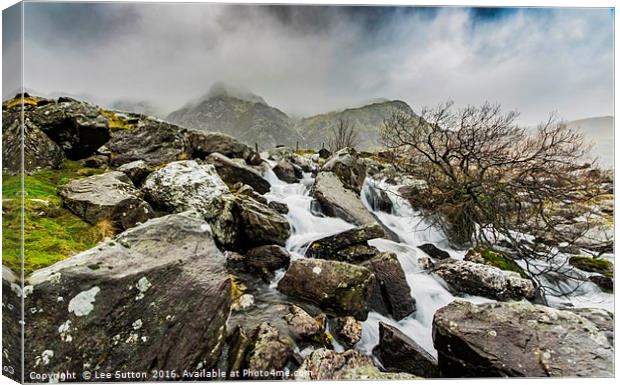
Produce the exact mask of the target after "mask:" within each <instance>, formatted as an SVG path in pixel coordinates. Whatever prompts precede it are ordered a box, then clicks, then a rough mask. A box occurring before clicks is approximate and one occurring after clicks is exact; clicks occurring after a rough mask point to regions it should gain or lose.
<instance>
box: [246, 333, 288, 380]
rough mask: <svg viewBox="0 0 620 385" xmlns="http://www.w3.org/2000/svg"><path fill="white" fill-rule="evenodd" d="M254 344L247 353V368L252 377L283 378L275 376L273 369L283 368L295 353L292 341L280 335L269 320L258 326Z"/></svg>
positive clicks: (263, 378)
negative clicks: (272, 372) (272, 373)
mask: <svg viewBox="0 0 620 385" xmlns="http://www.w3.org/2000/svg"><path fill="white" fill-rule="evenodd" d="M252 340H253V344H252V346H251V347H250V349H249V351H248V355H247V370H248V372H249V378H251V379H261V380H268V379H282V377H281V376H273V375H271V374H270V373H269V372H271V371H272V370H276V371H279V370H282V369H284V367H285V366H286V364H287V362H288V361H289V359H290V357H291V355H292V354H293V347H292V346H291V343H290V342H289V341H287V340H285V339H283V338H281V337H280V334H279V333H278V330H277V329H276V328H274V327H273V326H271V325H269V324H268V323H267V322H263V323H262V324H260V325H259V326H258V328H256V330H255V331H254V335H253V337H252Z"/></svg>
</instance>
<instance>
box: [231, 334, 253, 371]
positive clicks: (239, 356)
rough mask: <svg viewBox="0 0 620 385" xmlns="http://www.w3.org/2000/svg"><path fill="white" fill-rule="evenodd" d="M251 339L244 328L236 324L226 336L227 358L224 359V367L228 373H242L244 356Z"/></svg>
mask: <svg viewBox="0 0 620 385" xmlns="http://www.w3.org/2000/svg"><path fill="white" fill-rule="evenodd" d="M251 344H252V340H251V339H250V337H249V336H248V335H247V333H246V332H245V330H244V329H243V328H242V327H241V326H239V325H237V327H235V328H234V330H233V331H232V333H230V335H229V337H228V338H227V345H228V359H227V361H226V366H227V367H226V369H227V371H228V373H229V374H228V375H230V373H231V372H235V373H242V371H243V369H244V368H245V364H246V362H245V356H246V354H247V352H248V350H249V349H250V346H251Z"/></svg>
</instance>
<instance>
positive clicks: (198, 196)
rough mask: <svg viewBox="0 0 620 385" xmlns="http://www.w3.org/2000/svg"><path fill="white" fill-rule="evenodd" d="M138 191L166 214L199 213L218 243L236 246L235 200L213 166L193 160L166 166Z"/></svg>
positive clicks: (154, 173) (147, 179) (152, 174)
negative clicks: (191, 211)
mask: <svg viewBox="0 0 620 385" xmlns="http://www.w3.org/2000/svg"><path fill="white" fill-rule="evenodd" d="M142 191H144V193H145V197H146V199H147V200H148V201H149V202H151V204H153V206H154V207H156V208H159V209H162V210H165V211H167V212H172V213H178V212H183V211H186V210H196V211H198V212H200V213H201V214H203V215H204V217H205V219H206V220H207V221H208V222H209V224H210V225H211V229H212V231H213V236H214V237H215V239H216V240H217V241H218V243H220V244H222V245H235V244H236V243H237V239H238V234H237V232H238V231H237V227H238V221H237V218H236V217H235V213H234V210H235V198H234V196H233V195H232V194H231V193H230V191H229V190H228V187H227V186H226V184H225V183H224V182H223V181H222V179H221V178H220V177H219V175H218V174H217V172H216V170H215V167H214V166H213V165H208V164H199V163H198V162H197V161H194V160H186V161H178V162H172V163H169V164H168V165H166V166H165V167H163V168H160V169H159V170H157V171H155V172H153V173H151V174H150V175H149V176H148V178H146V180H145V181H144V184H143V186H142Z"/></svg>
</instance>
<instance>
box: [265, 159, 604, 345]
mask: <svg viewBox="0 0 620 385" xmlns="http://www.w3.org/2000/svg"><path fill="white" fill-rule="evenodd" d="M274 164H275V162H272V161H269V166H273V165H274ZM264 177H265V179H267V180H268V181H269V182H270V183H271V191H270V192H268V193H267V194H265V197H266V198H267V199H268V200H269V201H278V202H283V203H286V204H287V206H288V208H289V212H288V214H287V218H288V221H289V223H290V224H291V227H292V235H291V237H290V238H289V239H288V241H287V243H286V249H287V250H288V251H289V252H290V253H291V256H292V259H298V258H304V254H305V251H306V248H307V247H308V245H309V243H310V242H312V241H314V240H317V239H320V238H323V237H325V236H328V235H333V234H336V233H339V232H342V231H345V230H348V229H351V228H353V227H355V226H354V225H353V224H350V223H347V222H346V221H344V220H342V219H339V218H332V217H326V216H322V215H320V214H317V213H313V211H312V196H311V191H310V190H311V187H312V184H313V183H314V179H313V178H312V176H311V174H310V173H304V174H303V178H302V180H301V181H300V182H299V183H292V184H290V183H285V182H283V181H281V180H280V179H278V177H277V176H276V175H275V174H274V173H273V171H272V170H271V167H265V169H264ZM397 187H398V186H394V185H390V184H388V183H386V182H385V181H374V180H372V179H370V178H367V179H366V180H365V182H364V185H363V188H362V192H361V197H360V198H361V199H362V202H363V203H364V205H365V207H366V208H367V209H368V210H370V211H371V212H373V214H375V215H376V217H377V218H378V219H379V220H380V221H381V222H382V223H383V224H384V225H385V226H387V227H388V228H389V229H390V230H392V231H393V232H394V233H396V234H397V235H398V236H399V238H400V240H401V242H393V241H390V240H386V239H374V240H371V241H369V244H371V245H372V246H375V247H376V248H377V249H379V250H380V251H386V252H393V253H395V254H396V255H397V256H398V260H399V262H400V264H401V266H402V268H403V271H404V272H405V276H406V279H407V283H408V284H409V287H410V288H411V296H412V297H413V298H414V299H415V301H416V311H415V312H414V313H413V314H412V315H410V316H409V317H407V318H405V319H403V320H400V321H395V320H393V319H391V318H389V317H386V316H383V315H381V314H379V313H377V312H370V313H369V315H368V319H367V320H366V321H364V322H363V323H362V339H361V340H360V341H359V342H358V343H357V344H356V346H355V347H356V348H357V349H358V350H360V351H362V352H365V353H367V354H371V353H372V349H373V348H374V347H375V346H376V345H377V344H378V342H379V322H380V321H381V322H384V323H387V324H389V325H392V326H394V327H396V328H398V329H399V330H401V331H402V332H403V333H404V334H405V335H407V336H408V337H410V338H411V339H413V340H414V341H415V342H416V343H418V344H419V345H420V346H421V347H423V348H424V349H425V350H426V351H427V352H429V353H430V354H431V355H433V356H435V357H436V356H437V351H436V350H435V348H434V347H433V340H432V321H433V315H434V314H435V312H436V311H437V310H438V309H439V308H441V307H443V306H445V305H447V304H448V303H450V302H451V301H452V300H454V299H455V298H457V297H455V296H454V295H452V294H451V293H450V292H449V291H448V290H447V289H446V286H445V283H444V282H443V281H442V280H441V279H440V278H438V277H436V276H434V275H432V274H430V273H428V272H426V271H424V270H423V269H422V268H421V267H420V266H419V264H418V258H420V257H422V256H427V255H426V254H425V253H424V252H423V251H422V250H420V249H418V248H417V246H420V245H422V244H424V243H432V244H434V245H436V246H437V247H439V248H441V249H443V250H445V251H447V252H449V253H450V255H451V256H452V258H456V259H463V257H464V254H465V252H464V251H463V250H455V249H453V248H451V247H450V246H449V244H448V242H447V241H446V237H445V235H444V234H443V232H442V231H441V230H439V229H437V228H436V227H434V226H432V225H431V224H430V223H428V222H427V221H425V220H424V218H423V217H422V216H421V215H420V214H419V213H418V212H416V211H415V210H414V209H413V208H412V207H411V206H410V205H409V203H408V202H407V201H405V200H404V199H403V198H401V197H400V196H399V195H398V194H397ZM373 190H375V191H373ZM376 190H381V191H383V192H385V194H378V193H377V191H376ZM386 197H387V199H389V200H390V201H391V210H390V211H391V212H389V213H388V212H385V211H381V210H374V209H373V208H385V207H386V205H381V204H379V203H380V202H377V201H376V199H385V198H386ZM284 272H285V271H284V269H283V270H280V271H278V272H277V273H276V277H275V278H274V280H273V281H272V282H271V285H270V286H271V287H272V288H274V287H275V286H276V285H277V282H278V281H279V279H280V278H282V276H283V275H284ZM584 286H585V287H586V288H587V290H582V291H580V292H577V293H575V296H574V297H571V298H570V299H571V301H572V302H573V304H574V305H575V306H577V307H603V308H608V309H610V310H613V294H606V293H603V292H602V291H601V290H600V289H598V287H596V286H595V285H593V284H590V283H586V284H585V285H584ZM458 298H461V299H464V300H467V301H471V302H474V303H484V302H493V300H491V299H488V298H484V297H477V296H462V297H458ZM341 349H342V347H340V346H338V350H341Z"/></svg>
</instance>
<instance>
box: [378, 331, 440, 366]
mask: <svg viewBox="0 0 620 385" xmlns="http://www.w3.org/2000/svg"><path fill="white" fill-rule="evenodd" d="M372 352H373V354H374V355H375V356H376V357H377V358H378V359H379V361H380V362H381V365H383V367H384V368H385V370H388V371H391V372H394V371H395V372H407V373H411V374H415V375H416V376H419V377H424V378H437V377H439V368H438V366H437V360H436V359H435V358H434V357H433V356H431V355H430V354H429V353H428V352H427V351H425V350H424V349H423V348H422V347H421V346H420V345H418V344H417V343H416V342H415V341H413V340H412V339H411V338H409V337H407V336H406V335H405V334H403V333H402V332H401V331H400V330H398V329H397V328H395V327H393V326H390V325H388V324H386V323H383V322H379V344H378V345H377V346H375V348H374V349H373V351H372Z"/></svg>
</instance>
